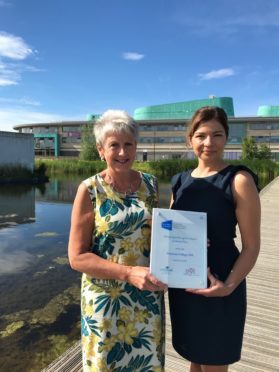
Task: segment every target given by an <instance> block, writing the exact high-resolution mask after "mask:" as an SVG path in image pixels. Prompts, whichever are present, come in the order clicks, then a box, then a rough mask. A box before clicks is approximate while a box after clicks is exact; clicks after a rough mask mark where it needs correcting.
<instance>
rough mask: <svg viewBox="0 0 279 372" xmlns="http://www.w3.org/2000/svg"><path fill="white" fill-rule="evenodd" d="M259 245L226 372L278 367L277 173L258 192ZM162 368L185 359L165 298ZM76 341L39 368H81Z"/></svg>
mask: <svg viewBox="0 0 279 372" xmlns="http://www.w3.org/2000/svg"><path fill="white" fill-rule="evenodd" d="M261 204H262V229H261V232H262V249H261V253H260V256H259V259H258V261H257V264H256V266H255V268H254V269H253V271H252V272H251V273H250V274H249V276H248V279H247V287H248V311H247V321H246V326H245V333H244V344H243V350H242V359H241V361H239V362H238V363H235V364H233V365H231V366H230V372H278V371H279V289H278V284H279V270H278V267H279V239H278V230H279V177H277V178H276V179H275V180H273V181H272V182H271V183H270V184H269V185H268V186H267V187H266V188H265V189H264V190H263V191H262V192H261ZM166 310H167V311H166V313H167V324H166V372H168V371H173V370H175V371H176V372H180V371H181V372H182V371H183V372H185V370H186V367H187V366H189V363H188V362H187V361H185V360H184V359H183V358H181V357H180V356H179V355H178V354H177V353H176V352H175V351H174V349H173V348H172V345H171V328H170V320H169V314H168V304H167V298H166ZM81 371H82V363H81V347H80V342H78V343H76V344H75V345H74V346H73V347H72V348H70V349H69V350H67V351H66V352H65V353H64V354H63V355H61V357H60V358H58V359H57V360H55V361H54V362H53V363H52V364H50V365H49V366H48V367H47V368H45V369H44V370H43V372H81Z"/></svg>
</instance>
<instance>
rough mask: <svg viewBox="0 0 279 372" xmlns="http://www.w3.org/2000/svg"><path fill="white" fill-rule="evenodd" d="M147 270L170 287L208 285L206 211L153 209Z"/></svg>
mask: <svg viewBox="0 0 279 372" xmlns="http://www.w3.org/2000/svg"><path fill="white" fill-rule="evenodd" d="M150 271H151V274H152V275H154V276H155V277H156V278H157V279H159V280H160V281H162V282H163V283H165V284H167V285H168V286H169V287H173V288H206V287H207V215H206V213H203V212H190V211H178V210H174V209H162V208H153V214H152V232H151V264H150Z"/></svg>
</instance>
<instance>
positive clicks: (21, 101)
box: [0, 83, 41, 106]
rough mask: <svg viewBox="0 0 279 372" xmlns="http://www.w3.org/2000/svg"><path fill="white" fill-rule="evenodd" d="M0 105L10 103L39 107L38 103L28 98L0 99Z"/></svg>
mask: <svg viewBox="0 0 279 372" xmlns="http://www.w3.org/2000/svg"><path fill="white" fill-rule="evenodd" d="M0 85H1V83H0ZM1 103H12V104H19V105H28V106H40V105H41V103H40V102H39V101H35V100H34V99H32V98H30V97H22V98H5V97H0V104H1Z"/></svg>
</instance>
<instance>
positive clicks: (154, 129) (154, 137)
mask: <svg viewBox="0 0 279 372" xmlns="http://www.w3.org/2000/svg"><path fill="white" fill-rule="evenodd" d="M155 142H156V128H155V126H153V160H154V161H155V160H156V154H155V150H156V147H155V146H156V144H155Z"/></svg>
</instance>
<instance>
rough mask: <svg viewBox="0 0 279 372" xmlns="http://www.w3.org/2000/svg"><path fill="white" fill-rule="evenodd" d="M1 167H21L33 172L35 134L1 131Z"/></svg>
mask: <svg viewBox="0 0 279 372" xmlns="http://www.w3.org/2000/svg"><path fill="white" fill-rule="evenodd" d="M1 165H21V166H23V167H25V168H28V169H30V170H33V168H34V137H33V134H23V133H14V132H2V131H0V166H1Z"/></svg>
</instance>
